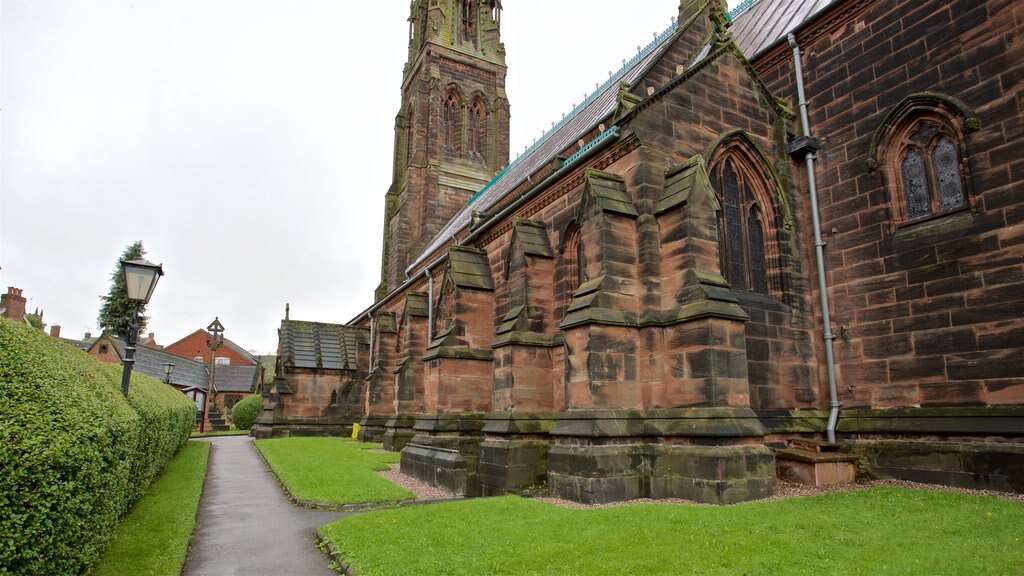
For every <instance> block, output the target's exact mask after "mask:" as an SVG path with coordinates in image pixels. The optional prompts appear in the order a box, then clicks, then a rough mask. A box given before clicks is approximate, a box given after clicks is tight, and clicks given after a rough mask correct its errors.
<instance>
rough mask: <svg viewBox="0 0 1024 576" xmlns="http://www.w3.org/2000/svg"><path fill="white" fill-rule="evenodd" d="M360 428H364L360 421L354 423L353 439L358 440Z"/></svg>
mask: <svg viewBox="0 0 1024 576" xmlns="http://www.w3.org/2000/svg"><path fill="white" fill-rule="evenodd" d="M360 428H362V426H360V425H359V423H358V422H356V423H355V424H353V425H352V439H353V440H358V439H359V429H360Z"/></svg>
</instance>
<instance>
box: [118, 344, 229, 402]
mask: <svg viewBox="0 0 1024 576" xmlns="http://www.w3.org/2000/svg"><path fill="white" fill-rule="evenodd" d="M110 342H111V343H112V344H113V345H114V348H115V349H116V350H117V355H118V356H119V357H120V358H122V359H124V341H123V340H118V339H116V338H111V339H110ZM167 363H171V364H174V372H172V373H171V384H173V385H175V386H179V387H186V388H187V387H189V386H196V387H198V388H201V389H203V390H206V386H207V384H208V383H209V380H210V373H209V371H208V370H207V368H206V365H205V364H201V363H199V362H195V361H192V360H187V359H185V358H182V357H181V356H175V355H174V354H170V353H167V352H164V351H163V350H154V349H152V348H146V347H145V346H136V348H135V366H133V367H132V369H133V370H135V371H137V372H141V373H143V374H145V375H147V376H152V377H153V378H156V379H157V380H159V381H161V382H166V381H167V371H166V369H165V367H164V365H165V364H167Z"/></svg>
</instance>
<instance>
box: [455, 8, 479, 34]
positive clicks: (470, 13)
mask: <svg viewBox="0 0 1024 576" xmlns="http://www.w3.org/2000/svg"><path fill="white" fill-rule="evenodd" d="M476 2H477V0H460V2H459V4H461V6H460V8H461V11H462V25H461V26H460V27H459V29H460V30H461V31H462V39H463V40H473V39H474V38H473V37H474V35H475V34H476Z"/></svg>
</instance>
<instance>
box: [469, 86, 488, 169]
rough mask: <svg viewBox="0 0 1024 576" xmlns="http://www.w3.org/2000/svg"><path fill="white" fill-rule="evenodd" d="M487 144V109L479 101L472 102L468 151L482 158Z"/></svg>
mask: <svg viewBox="0 0 1024 576" xmlns="http://www.w3.org/2000/svg"><path fill="white" fill-rule="evenodd" d="M486 142H487V109H486V108H485V107H484V103H483V102H481V101H480V100H476V101H474V102H473V107H472V109H470V112H469V151H470V153H472V154H474V155H476V156H480V157H482V156H483V155H484V145H485V143H486Z"/></svg>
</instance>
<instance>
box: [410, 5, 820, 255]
mask: <svg viewBox="0 0 1024 576" xmlns="http://www.w3.org/2000/svg"><path fill="white" fill-rule="evenodd" d="M838 1H840V0H759V1H755V2H753V3H750V2H744V3H743V4H741V5H740V6H739V7H738V8H737V10H736V11H734V12H732V13H730V16H731V17H732V18H733V20H734V22H733V25H732V26H731V28H730V32H731V33H732V35H733V37H734V38H735V39H736V43H737V46H738V47H739V48H740V49H741V50H742V51H743V53H744V54H745V55H746V56H747V57H748V58H753V57H754V56H755V55H757V54H759V53H760V52H762V51H764V50H765V49H767V48H768V47H769V46H771V45H773V44H775V43H776V42H777V41H779V39H781V38H784V37H785V36H786V34H787V33H789V32H790V31H792V30H793V29H795V28H796V27H797V26H799V25H800V24H801V23H803V22H805V21H806V20H808V19H809V18H811V17H812V16H814V15H815V14H817V13H818V12H820V11H821V10H822V9H824V8H825V7H827V6H829V5H830V4H832V3H833V2H838ZM678 29H679V25H678V23H676V22H673V23H672V25H671V26H669V28H668V29H667V30H665V31H664V32H662V33H661V34H660V35H659V36H658V37H656V38H655V39H654V40H653V41H652V42H651V43H650V44H648V45H647V47H645V48H644V49H643V50H641V51H640V52H639V53H637V54H636V56H634V57H633V59H632V60H630V61H628V62H627V63H626V64H625V65H624V66H623V67H622V68H621V69H620V70H619V71H618V72H617V73H615V74H613V75H612V76H611V77H610V78H608V80H607V81H605V83H604V84H602V85H601V86H600V87H599V88H598V89H597V90H596V91H595V92H594V93H593V94H591V95H590V96H589V97H587V98H586V99H585V100H584V101H583V103H582V104H580V105H579V106H577V107H576V108H574V109H573V111H572V112H570V113H569V114H567V115H566V116H565V118H563V119H562V121H561V122H559V123H558V124H556V125H555V127H554V128H552V129H551V131H549V132H547V133H546V134H544V136H542V137H541V138H540V140H538V141H537V142H535V143H534V144H533V146H531V147H530V148H528V149H527V150H526V151H525V152H524V153H523V154H521V155H520V156H519V157H518V158H516V159H515V160H513V161H512V163H511V164H510V165H509V166H508V167H507V168H506V169H504V170H502V171H501V173H499V174H498V175H497V176H495V177H494V179H493V180H491V182H490V183H488V184H487V185H486V186H484V188H483V189H481V190H480V191H479V192H477V194H476V195H475V196H473V198H471V199H470V201H469V202H468V204H467V205H466V206H465V207H464V208H463V209H462V210H461V211H460V212H459V213H458V214H456V215H455V217H454V218H452V219H451V220H450V221H449V222H448V224H447V225H445V227H444V228H442V229H441V232H440V233H439V234H438V235H437V236H436V237H435V238H434V239H433V240H432V241H431V242H430V244H429V245H427V248H426V249H425V250H424V251H423V252H422V253H421V254H420V255H419V256H418V257H417V258H416V259H415V260H414V261H413V263H412V265H410V267H409V268H410V269H411V268H414V267H415V266H417V265H419V264H420V263H422V262H423V261H424V260H425V259H426V258H427V257H428V256H430V254H432V253H433V252H435V251H436V250H437V249H439V248H441V247H442V246H444V245H445V244H446V243H447V242H449V240H450V239H451V238H452V237H453V236H454V235H455V234H456V233H457V232H458V231H459V230H461V229H463V228H464V227H466V226H467V225H469V224H470V222H471V220H472V215H473V213H474V212H487V211H488V210H490V209H491V208H493V207H494V206H495V205H496V204H498V203H499V202H500V201H501V200H503V199H504V198H505V197H506V196H507V195H508V194H509V193H510V192H512V191H513V190H515V189H516V188H517V187H518V186H519V185H520V184H522V183H523V181H525V180H526V179H527V177H529V176H530V175H531V174H533V173H534V172H536V171H537V170H538V169H539V168H540V167H542V166H544V165H546V164H548V163H549V162H551V161H552V160H553V159H554V158H555V157H556V156H557V155H558V154H559V153H561V152H563V151H564V150H566V149H568V148H569V147H570V146H572V145H574V144H575V143H576V142H578V141H579V139H580V138H581V137H583V136H584V135H586V134H588V133H590V132H592V131H593V130H594V129H595V128H597V127H598V125H599V124H600V123H601V122H602V121H604V120H606V119H607V118H608V117H609V116H610V115H611V114H612V113H613V112H614V111H615V109H616V107H617V105H618V94H619V86H620V85H621V84H622V83H625V84H627V85H629V86H630V87H631V88H633V87H635V83H636V82H638V81H639V80H640V79H642V78H643V75H644V74H645V73H646V72H647V71H648V70H649V69H650V68H651V66H653V65H654V64H655V63H656V62H657V61H658V59H659V58H660V57H661V55H662V54H664V52H665V50H666V49H667V48H668V47H669V46H671V45H672V42H673V41H674V39H675V35H676V32H677V31H678ZM612 132H613V128H612V127H609V128H608V129H607V130H606V131H604V132H603V133H602V134H601V136H599V137H598V138H597V139H595V140H594V141H592V142H591V143H589V144H587V145H586V146H590V145H593V144H595V143H597V141H599V140H601V139H603V138H604V137H605V136H607V135H608V134H610V133H612ZM586 146H585V147H584V148H586ZM573 160H575V156H574V157H572V158H569V159H567V160H565V161H564V162H563V164H562V165H563V166H567V165H569V164H570V163H572V161H573Z"/></svg>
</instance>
